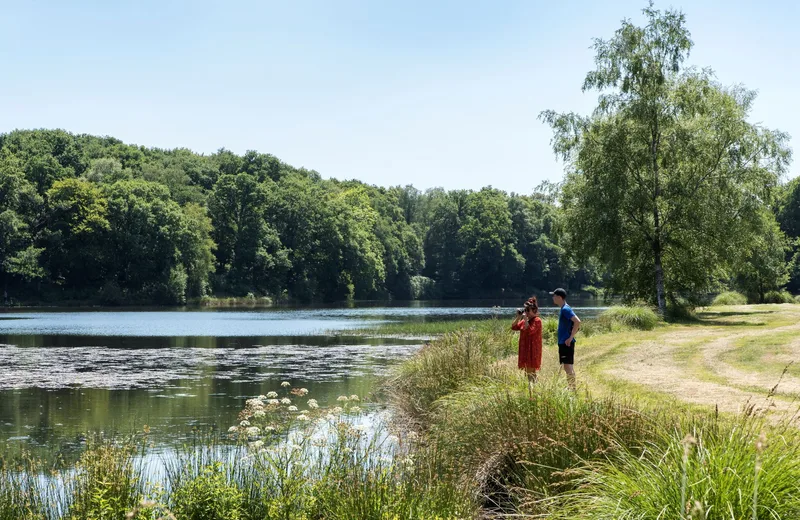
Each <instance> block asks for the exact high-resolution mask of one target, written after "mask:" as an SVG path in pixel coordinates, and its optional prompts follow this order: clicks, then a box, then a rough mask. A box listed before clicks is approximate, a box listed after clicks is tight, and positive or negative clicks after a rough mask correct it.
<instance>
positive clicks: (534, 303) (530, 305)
mask: <svg viewBox="0 0 800 520" xmlns="http://www.w3.org/2000/svg"><path fill="white" fill-rule="evenodd" d="M528 309H533V312H539V301H538V300H537V299H536V296H531V297H530V298H528V301H526V302H525V310H528Z"/></svg>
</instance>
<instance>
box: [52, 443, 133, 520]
mask: <svg viewBox="0 0 800 520" xmlns="http://www.w3.org/2000/svg"><path fill="white" fill-rule="evenodd" d="M139 450H140V446H138V445H136V444H134V443H132V442H125V443H121V444H117V443H114V442H112V441H110V440H107V439H103V438H99V437H98V438H95V439H92V440H91V441H90V443H89V445H88V447H87V449H86V451H85V452H84V453H83V454H82V455H81V457H80V460H79V461H78V463H77V465H76V467H75V472H74V474H72V475H70V476H68V477H67V480H66V482H65V488H66V490H67V494H66V497H65V498H66V500H67V502H68V506H67V509H68V514H67V518H70V519H75V520H78V519H84V518H103V519H105V518H108V519H120V520H121V519H123V518H125V515H126V514H127V513H128V512H130V511H131V510H133V509H134V508H136V507H137V506H138V505H139V503H140V502H141V501H142V499H143V498H144V495H145V490H144V484H143V482H142V478H141V474H142V470H141V467H140V466H139V465H138V464H137V463H136V462H135V460H134V459H135V456H136V455H137V453H139ZM146 514H147V513H146V512H141V518H145V517H146Z"/></svg>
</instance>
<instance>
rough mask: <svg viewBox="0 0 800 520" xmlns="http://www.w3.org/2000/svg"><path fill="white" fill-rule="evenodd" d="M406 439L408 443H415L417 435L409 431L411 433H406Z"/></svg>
mask: <svg viewBox="0 0 800 520" xmlns="http://www.w3.org/2000/svg"><path fill="white" fill-rule="evenodd" d="M406 437H407V438H408V440H410V441H415V440H417V439H419V434H418V433H417V432H414V431H411V432H408V434H407V435H406Z"/></svg>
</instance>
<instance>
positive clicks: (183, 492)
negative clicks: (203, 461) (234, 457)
mask: <svg viewBox="0 0 800 520" xmlns="http://www.w3.org/2000/svg"><path fill="white" fill-rule="evenodd" d="M190 468H192V465H187V467H186V468H181V469H182V470H184V471H185V473H184V471H182V473H183V474H181V475H180V477H178V478H173V481H172V489H171V492H170V495H169V502H170V506H171V510H172V511H173V512H174V514H175V515H177V517H178V518H181V519H185V520H242V519H243V518H244V515H243V510H244V497H245V494H244V492H243V491H242V489H240V488H239V487H238V486H236V485H235V483H233V482H231V479H230V478H229V475H228V472H227V471H226V468H225V466H224V464H223V463H222V462H220V461H214V462H211V463H209V464H207V465H203V466H200V467H199V468H192V469H195V471H191V469H190ZM186 470H188V471H186Z"/></svg>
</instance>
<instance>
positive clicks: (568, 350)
mask: <svg viewBox="0 0 800 520" xmlns="http://www.w3.org/2000/svg"><path fill="white" fill-rule="evenodd" d="M575 343H576V342H575V340H572V345H570V346H567V345H565V344H564V343H559V344H558V362H559V363H561V364H562V365H574V364H575Z"/></svg>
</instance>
